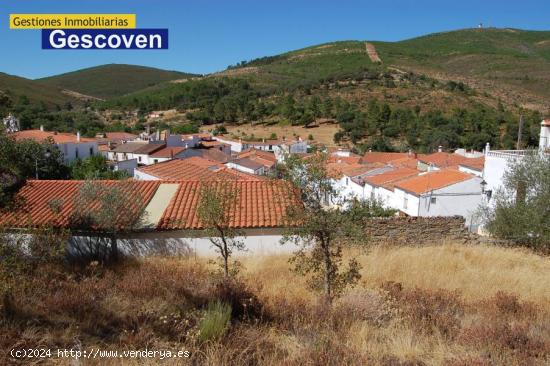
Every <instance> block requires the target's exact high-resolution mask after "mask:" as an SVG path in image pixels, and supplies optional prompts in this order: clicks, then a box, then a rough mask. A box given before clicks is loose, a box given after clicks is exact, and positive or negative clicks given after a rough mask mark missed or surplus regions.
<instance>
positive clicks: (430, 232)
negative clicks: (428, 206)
mask: <svg viewBox="0 0 550 366" xmlns="http://www.w3.org/2000/svg"><path fill="white" fill-rule="evenodd" d="M365 231H366V234H367V237H368V239H369V241H370V242H371V243H373V244H391V245H431V244H443V243H449V242H454V243H456V242H458V243H466V242H471V241H476V236H477V235H475V234H472V233H470V232H469V231H468V229H467V228H466V227H465V226H464V218H463V217H461V216H453V217H389V218H379V219H372V220H368V221H367V223H366V224H365Z"/></svg>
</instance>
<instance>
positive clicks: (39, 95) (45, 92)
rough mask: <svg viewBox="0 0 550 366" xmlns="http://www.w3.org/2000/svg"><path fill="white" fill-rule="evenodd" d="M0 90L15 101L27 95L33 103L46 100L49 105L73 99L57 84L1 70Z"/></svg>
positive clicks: (60, 103)
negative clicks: (39, 81) (45, 82)
mask: <svg viewBox="0 0 550 366" xmlns="http://www.w3.org/2000/svg"><path fill="white" fill-rule="evenodd" d="M0 91H1V92H2V94H6V95H8V96H9V97H10V99H12V100H13V101H14V102H15V101H17V99H18V98H19V97H21V96H23V95H24V96H26V97H27V98H28V99H29V100H30V102H32V103H40V102H44V103H45V104H46V105H48V106H53V105H55V104H58V105H62V104H63V103H65V102H67V101H69V100H72V98H71V97H69V96H68V95H65V94H63V93H62V92H61V90H60V89H59V88H57V87H55V86H50V85H42V84H40V83H38V82H36V81H34V80H30V79H25V78H22V77H19V76H14V75H8V74H5V73H1V72H0Z"/></svg>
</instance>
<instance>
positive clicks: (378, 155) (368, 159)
mask: <svg viewBox="0 0 550 366" xmlns="http://www.w3.org/2000/svg"><path fill="white" fill-rule="evenodd" d="M407 157H409V154H408V153H388V152H377V151H371V152H368V153H366V154H365V155H363V157H362V158H361V163H389V162H391V161H394V160H397V159H403V158H407Z"/></svg>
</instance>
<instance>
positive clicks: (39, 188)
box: [0, 180, 160, 227]
mask: <svg viewBox="0 0 550 366" xmlns="http://www.w3.org/2000/svg"><path fill="white" fill-rule="evenodd" d="M98 182H100V183H102V184H107V185H109V186H115V185H120V186H122V187H124V189H129V190H131V192H136V194H140V196H141V197H140V200H141V201H142V204H143V206H145V205H146V204H147V203H148V202H149V201H150V200H151V198H152V197H153V194H154V193H155V192H156V190H157V188H158V186H159V184H160V182H159V181H135V180H124V181H98ZM83 183H84V181H78V180H29V181H27V183H26V184H25V185H24V186H23V187H22V188H21V190H20V191H19V192H18V194H17V197H18V198H20V199H21V202H22V207H21V208H19V209H17V210H15V211H11V212H8V213H6V214H3V215H0V225H2V226H7V227H27V226H34V227H39V226H54V227H67V226H68V225H69V218H70V217H71V215H72V213H73V209H74V206H73V201H74V199H75V197H77V194H78V191H79V189H80V187H81V186H82V184H83ZM56 201H58V202H59V203H60V204H61V205H60V207H59V210H57V211H56V210H55V209H54V206H53V204H54V202H56Z"/></svg>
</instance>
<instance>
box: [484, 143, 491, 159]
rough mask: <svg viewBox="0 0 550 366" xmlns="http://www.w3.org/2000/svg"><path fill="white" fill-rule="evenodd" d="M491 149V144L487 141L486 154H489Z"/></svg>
mask: <svg viewBox="0 0 550 366" xmlns="http://www.w3.org/2000/svg"><path fill="white" fill-rule="evenodd" d="M489 151H491V145H489V143H486V144H485V156H487V154H489Z"/></svg>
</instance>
